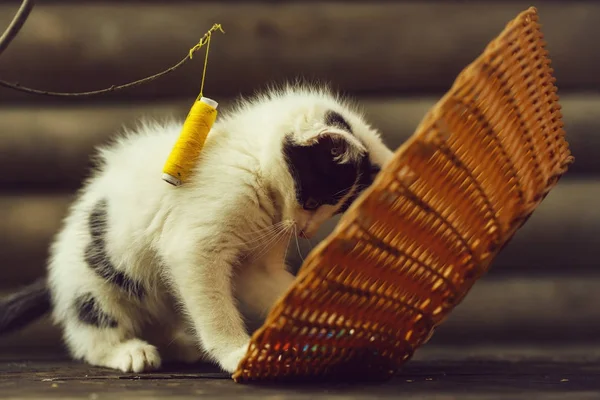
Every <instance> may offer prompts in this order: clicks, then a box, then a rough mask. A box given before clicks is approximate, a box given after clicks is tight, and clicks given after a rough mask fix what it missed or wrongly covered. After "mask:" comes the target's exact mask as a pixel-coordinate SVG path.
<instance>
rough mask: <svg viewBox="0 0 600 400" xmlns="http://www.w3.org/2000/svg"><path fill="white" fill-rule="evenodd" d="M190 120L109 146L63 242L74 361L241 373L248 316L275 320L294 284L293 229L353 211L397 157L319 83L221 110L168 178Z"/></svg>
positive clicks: (59, 274) (307, 233)
mask: <svg viewBox="0 0 600 400" xmlns="http://www.w3.org/2000/svg"><path fill="white" fill-rule="evenodd" d="M180 129H181V123H179V122H177V123H176V122H169V123H165V124H159V123H145V124H144V125H143V126H141V127H140V129H138V132H136V133H131V134H129V135H126V136H125V137H122V138H119V139H118V140H117V141H116V142H115V143H113V144H112V145H110V146H108V147H105V148H103V149H101V150H100V152H99V165H98V167H97V169H96V171H95V172H94V174H93V176H92V177H91V178H90V179H89V180H88V181H87V182H86V183H85V185H84V187H83V188H82V190H81V191H80V193H79V194H78V196H77V199H76V201H75V202H74V204H73V205H72V207H71V208H70V211H69V213H68V216H67V217H66V219H65V221H64V226H63V227H62V229H61V230H60V232H59V233H58V234H57V236H56V238H55V241H54V243H53V244H52V246H51V252H50V259H49V268H48V288H49V293H50V299H51V304H52V314H53V317H54V320H55V321H56V323H57V324H59V325H60V326H61V327H62V329H63V332H64V341H65V343H66V345H67V347H68V349H69V351H70V353H71V355H72V356H73V357H74V358H76V359H82V360H84V361H86V362H88V363H89V364H92V365H96V366H102V367H109V368H114V369H118V370H121V371H124V372H130V371H133V372H142V371H148V370H152V369H155V368H158V367H159V366H160V365H161V361H165V360H176V361H185V362H196V361H199V360H201V359H208V360H212V361H214V362H216V363H218V365H220V367H221V368H222V369H223V370H225V371H227V372H233V371H234V370H235V369H236V368H237V365H238V363H239V362H240V360H241V358H242V357H243V356H244V355H245V353H246V350H247V347H248V343H249V334H248V332H247V330H246V327H245V325H244V316H245V313H252V314H253V315H259V316H264V315H266V313H267V312H268V310H269V308H270V307H271V306H272V305H273V303H274V302H275V301H276V300H277V298H278V297H279V296H281V295H282V294H283V292H285V291H286V289H287V288H288V287H289V285H290V284H291V282H292V281H293V279H294V276H293V275H292V274H291V273H289V272H288V271H287V268H286V264H285V256H286V250H287V247H288V243H289V239H290V237H291V236H292V235H293V234H295V233H297V234H298V235H300V236H302V237H306V238H310V237H312V236H313V235H314V234H315V232H316V231H317V230H318V229H319V227H320V225H321V224H322V223H323V222H324V221H325V220H327V219H329V218H330V217H332V216H333V215H335V214H339V213H342V212H344V211H345V210H346V209H347V208H348V206H349V205H350V204H351V203H352V201H353V200H354V199H356V197H357V196H358V195H359V194H360V193H361V191H362V190H364V189H365V188H366V187H367V186H368V185H369V184H371V183H372V180H373V178H374V176H375V175H376V174H377V173H378V171H379V170H380V168H381V167H382V166H383V165H385V163H386V162H387V161H388V160H389V159H390V158H391V156H392V151H391V150H390V149H388V148H387V147H386V146H385V145H384V144H383V142H382V141H381V139H380V136H379V134H378V132H376V131H375V130H374V129H373V128H371V127H370V126H369V125H368V124H367V123H366V122H365V120H364V119H363V117H362V116H361V115H360V114H359V113H357V111H355V110H354V109H353V108H352V107H351V106H350V105H349V104H348V103H346V102H345V101H343V100H342V99H340V98H339V97H337V96H335V95H333V94H331V93H330V92H329V91H327V90H325V89H317V88H312V87H308V86H288V87H286V88H283V89H279V90H277V89H272V90H269V91H267V92H266V93H265V94H262V95H258V96H257V97H255V98H253V99H251V100H249V101H240V103H239V104H238V105H237V107H236V108H234V109H233V110H232V111H231V112H230V113H228V114H223V115H220V116H219V118H218V119H217V122H216V123H215V125H214V126H213V128H212V130H211V132H210V134H209V136H208V139H207V142H206V144H205V147H204V149H203V150H202V155H201V158H200V160H199V162H198V164H197V167H196V169H195V170H194V172H193V174H192V176H191V177H190V179H189V181H187V182H185V183H184V184H183V185H182V186H180V187H173V186H171V185H169V184H167V183H165V182H164V181H162V180H161V174H162V167H163V165H164V162H165V160H166V159H167V157H168V155H169V152H170V151H171V149H172V147H173V144H174V143H175V141H176V139H177V137H178V135H179V133H180ZM243 310H245V311H244V312H243V313H242V311H243Z"/></svg>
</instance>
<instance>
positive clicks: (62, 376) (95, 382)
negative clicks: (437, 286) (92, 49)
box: [0, 346, 600, 400]
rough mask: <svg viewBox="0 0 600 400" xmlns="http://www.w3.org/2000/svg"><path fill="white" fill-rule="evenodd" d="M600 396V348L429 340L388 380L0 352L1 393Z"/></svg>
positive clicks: (126, 396) (13, 395)
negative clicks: (124, 370)
mask: <svg viewBox="0 0 600 400" xmlns="http://www.w3.org/2000/svg"><path fill="white" fill-rule="evenodd" d="M315 397H318V398H328V399H368V398H392V397H393V398H399V397H401V398H402V399H431V398H435V399H471V398H472V399H484V400H485V399H501V398H511V399H537V398H543V399H598V398H600V352H599V351H598V350H597V349H595V350H592V349H586V348H585V347H581V348H579V350H578V351H577V352H573V351H569V350H565V349H564V346H557V347H556V349H553V348H549V349H548V348H547V349H544V350H536V351H532V350H531V349H529V348H520V349H502V348H491V349H487V350H485V351H475V352H474V351H469V350H467V349H462V348H455V349H450V350H448V349H436V348H431V347H430V348H424V349H422V351H421V352H420V356H419V357H416V358H415V359H414V360H413V361H411V362H410V363H408V364H407V365H406V366H405V367H404V369H403V370H402V371H401V373H399V374H398V375H397V376H396V377H395V378H393V379H392V380H391V381H388V382H385V383H376V384H374V383H371V384H366V383H360V382H353V383H351V382H345V383H339V382H338V383H319V384H310V385H307V384H304V385H300V384H295V385H290V384H287V385H282V384H279V385H262V386H257V385H253V386H248V385H241V384H236V383H234V382H233V381H231V380H230V379H229V378H228V376H227V375H226V374H223V373H220V372H219V371H218V370H216V369H215V368H213V367H211V366H206V365H200V366H194V367H177V366H170V367H166V368H165V369H163V370H161V371H160V372H157V373H151V374H120V373H116V372H114V371H110V370H106V369H102V368H93V367H89V366H86V365H83V364H80V363H75V362H70V361H68V360H64V359H59V360H57V359H56V358H54V359H49V358H48V357H40V356H39V355H38V356H36V357H26V358H24V357H23V356H6V355H5V356H3V357H2V360H1V361H0V398H1V399H33V398H39V399H41V398H44V399H50V398H57V399H58V398H65V399H94V400H96V399H154V398H169V399H198V398H203V399H207V398H209V399H210V398H214V399H229V398H232V399H237V398H248V399H280V400H286V399H312V398H315Z"/></svg>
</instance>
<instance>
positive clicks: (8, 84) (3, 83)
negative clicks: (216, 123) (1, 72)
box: [0, 24, 225, 97]
mask: <svg viewBox="0 0 600 400" xmlns="http://www.w3.org/2000/svg"><path fill="white" fill-rule="evenodd" d="M217 30H219V31H221V32H222V33H225V31H223V28H222V27H221V25H220V24H214V25H213V26H212V28H210V29H209V30H208V32H206V33H205V34H204V36H202V38H201V39H200V41H199V42H198V44H196V45H195V46H194V47H192V49H191V50H190V51H189V53H188V54H187V55H186V56H185V57H184V58H183V59H181V61H179V62H178V63H177V64H175V65H173V66H172V67H170V68H168V69H166V70H164V71H162V72H159V73H157V74H154V75H151V76H148V77H146V78H142V79H139V80H137V81H133V82H129V83H126V84H124V85H113V86H111V87H109V88H106V89H100V90H93V91H90V92H78V93H67V92H51V91H46V90H39V89H31V88H28V87H25V86H21V85H20V84H18V83H11V82H7V81H3V80H0V86H3V87H6V88H9V89H14V90H18V91H20V92H25V93H29V94H37V95H43V96H58V97H83V96H94V95H98V94H105V93H110V92H114V91H116V90H121V89H129V88H132V87H135V86H139V85H142V84H144V83H148V82H151V81H153V80H156V79H158V78H160V77H162V76H165V75H167V74H169V73H171V72H173V71H175V70H176V69H177V68H179V67H181V66H182V65H183V64H185V63H186V62H187V61H188V60H191V59H192V56H193V54H194V53H195V52H196V51H198V50H200V48H202V46H204V45H205V44H206V42H207V41H208V38H209V37H210V35H211V34H212V33H213V32H215V31H217Z"/></svg>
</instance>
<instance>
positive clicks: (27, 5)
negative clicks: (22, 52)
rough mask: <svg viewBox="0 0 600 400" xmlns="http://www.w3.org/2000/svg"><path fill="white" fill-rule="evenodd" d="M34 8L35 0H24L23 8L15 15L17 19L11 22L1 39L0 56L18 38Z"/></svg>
mask: <svg viewBox="0 0 600 400" xmlns="http://www.w3.org/2000/svg"><path fill="white" fill-rule="evenodd" d="M32 8H33V0H23V3H21V7H19V10H18V11H17V13H16V14H15V17H14V18H13V20H12V21H11V23H10V25H8V28H6V30H5V31H4V33H3V34H2V36H1V37H0V54H2V53H3V52H4V50H6V48H7V47H8V45H9V44H10V42H12V41H13V39H14V38H15V37H16V36H17V34H18V33H19V31H20V30H21V28H22V27H23V24H25V21H27V17H29V13H30V12H31V9H32Z"/></svg>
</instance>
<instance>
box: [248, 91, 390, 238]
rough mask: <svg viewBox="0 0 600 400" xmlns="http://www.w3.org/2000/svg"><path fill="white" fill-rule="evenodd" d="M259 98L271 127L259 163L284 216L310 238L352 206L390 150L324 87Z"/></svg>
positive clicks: (274, 92) (375, 133)
mask: <svg viewBox="0 0 600 400" xmlns="http://www.w3.org/2000/svg"><path fill="white" fill-rule="evenodd" d="M260 104H261V106H262V108H261V107H260V106H259V107H258V108H259V109H262V110H263V111H265V112H267V113H268V114H267V115H265V119H264V121H265V122H267V121H268V125H269V128H268V130H269V131H270V132H271V134H270V135H267V136H268V137H269V138H270V139H269V146H267V148H266V149H265V154H264V157H263V160H264V162H263V166H265V165H266V168H265V169H266V170H268V171H265V172H266V173H267V176H268V179H269V180H270V181H271V186H272V187H275V188H276V190H277V192H278V193H279V194H280V201H281V202H282V203H283V204H281V207H282V210H281V212H282V219H283V220H288V221H294V223H295V225H296V227H297V228H298V232H299V234H300V235H301V236H303V237H307V238H309V237H311V236H313V235H314V234H315V233H316V231H317V230H318V228H319V227H320V226H321V224H322V223H323V222H325V221H326V220H327V219H329V218H331V217H332V216H334V215H336V214H340V213H342V212H344V211H345V210H346V209H347V208H348V207H349V206H350V204H351V203H352V201H354V200H355V199H356V197H358V195H359V194H360V193H361V192H362V191H363V190H364V189H365V188H367V187H368V186H369V185H370V184H371V183H372V182H373V179H374V177H375V175H376V174H377V173H378V172H379V171H380V169H381V167H382V165H383V164H384V163H385V162H386V161H387V160H388V159H389V158H390V157H391V155H392V152H391V151H390V150H389V149H388V148H387V147H386V146H385V145H384V144H383V143H382V141H381V139H380V137H379V134H378V132H377V131H375V130H374V129H373V128H371V127H370V126H369V125H368V124H367V123H366V122H365V121H364V119H363V117H362V116H361V115H359V114H358V113H357V112H356V111H355V110H354V109H352V108H351V107H350V106H349V105H348V103H347V102H345V101H343V100H341V99H340V98H339V97H337V96H334V95H332V94H331V93H330V92H329V91H327V90H325V89H323V88H319V89H315V88H310V87H306V86H290V87H287V88H286V89H284V90H278V91H272V92H270V93H268V94H267V95H264V96H263V97H262V98H261V101H260ZM267 110H268V111H267ZM259 114H260V112H259ZM265 129H267V128H265ZM274 155H276V157H274ZM266 160H270V162H266Z"/></svg>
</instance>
